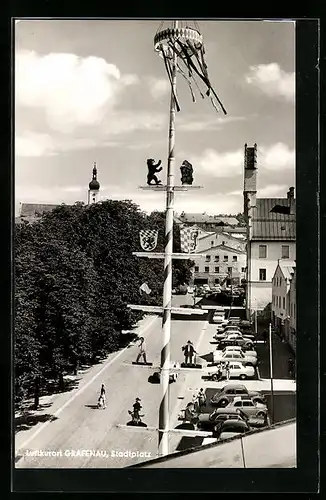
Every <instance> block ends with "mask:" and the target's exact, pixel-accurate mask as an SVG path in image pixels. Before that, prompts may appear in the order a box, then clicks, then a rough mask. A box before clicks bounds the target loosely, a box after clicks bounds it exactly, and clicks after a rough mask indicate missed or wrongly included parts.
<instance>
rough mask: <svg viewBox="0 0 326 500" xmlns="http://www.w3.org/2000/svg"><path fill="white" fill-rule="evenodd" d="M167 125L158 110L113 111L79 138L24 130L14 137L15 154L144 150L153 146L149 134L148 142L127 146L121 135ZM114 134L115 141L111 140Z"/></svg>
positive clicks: (50, 154)
mask: <svg viewBox="0 0 326 500" xmlns="http://www.w3.org/2000/svg"><path fill="white" fill-rule="evenodd" d="M166 125H167V116H166V115H164V114H158V113H147V112H141V113H137V114H135V113H132V112H120V113H119V114H117V113H114V112H112V113H111V115H110V120H109V121H108V122H107V123H106V124H102V127H101V128H100V129H99V128H96V129H95V130H94V131H92V130H88V129H87V131H85V132H84V134H85V136H84V137H83V135H82V134H79V137H76V136H74V135H73V134H65V133H59V132H58V131H55V132H52V133H51V135H49V134H42V133H37V132H33V131H25V132H23V133H22V134H20V135H17V136H16V138H15V155H16V156H24V157H40V156H52V155H57V154H61V153H63V152H67V151H82V150H86V149H96V148H99V147H107V148H109V147H111V148H114V147H126V148H128V149H143V148H145V147H146V148H148V147H150V145H151V140H150V137H149V138H148V139H149V140H148V144H145V143H144V142H142V143H139V144H134V143H133V144H131V145H130V146H129V145H128V138H127V137H123V138H122V137H121V136H122V135H124V134H130V133H132V132H135V131H137V130H146V131H147V132H148V133H150V132H156V131H159V130H162V129H163V128H164V127H165V126H166ZM111 137H113V140H112V139H111Z"/></svg>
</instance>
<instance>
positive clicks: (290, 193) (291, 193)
mask: <svg viewBox="0 0 326 500" xmlns="http://www.w3.org/2000/svg"><path fill="white" fill-rule="evenodd" d="M287 198H288V200H289V207H290V215H293V214H294V187H290V189H289V190H288V192H287Z"/></svg>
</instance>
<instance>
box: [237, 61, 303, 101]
mask: <svg viewBox="0 0 326 500" xmlns="http://www.w3.org/2000/svg"><path fill="white" fill-rule="evenodd" d="M245 79H246V82H247V83H249V84H250V85H253V86H255V87H257V88H259V89H260V90H261V91H262V92H264V93H265V94H267V95H268V96H270V97H282V98H283V99H285V100H286V101H290V102H294V96H295V73H287V72H286V71H284V70H283V69H282V68H280V66H279V65H278V64H277V63H270V64H259V65H257V66H250V71H249V73H248V74H247V75H246V77H245Z"/></svg>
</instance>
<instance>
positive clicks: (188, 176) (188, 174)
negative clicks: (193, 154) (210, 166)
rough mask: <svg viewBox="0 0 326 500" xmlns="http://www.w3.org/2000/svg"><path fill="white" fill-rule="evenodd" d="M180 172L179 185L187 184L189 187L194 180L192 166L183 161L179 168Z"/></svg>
mask: <svg viewBox="0 0 326 500" xmlns="http://www.w3.org/2000/svg"><path fill="white" fill-rule="evenodd" d="M180 170H181V183H182V185H184V184H187V185H189V186H191V185H192V183H193V182H194V178H193V175H192V174H193V171H194V169H193V166H192V165H191V163H189V161H187V160H184V161H183V163H182V165H181V167H180Z"/></svg>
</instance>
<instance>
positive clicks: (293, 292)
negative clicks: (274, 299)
mask: <svg viewBox="0 0 326 500" xmlns="http://www.w3.org/2000/svg"><path fill="white" fill-rule="evenodd" d="M288 305H289V309H288V330H287V341H288V343H289V344H290V346H291V347H292V349H293V351H294V352H295V350H296V338H297V310H296V309H297V272H296V268H294V269H293V274H292V279H291V283H290V289H289V299H288Z"/></svg>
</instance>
